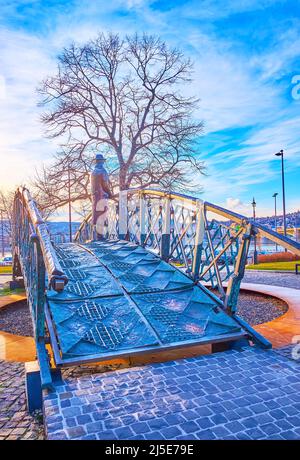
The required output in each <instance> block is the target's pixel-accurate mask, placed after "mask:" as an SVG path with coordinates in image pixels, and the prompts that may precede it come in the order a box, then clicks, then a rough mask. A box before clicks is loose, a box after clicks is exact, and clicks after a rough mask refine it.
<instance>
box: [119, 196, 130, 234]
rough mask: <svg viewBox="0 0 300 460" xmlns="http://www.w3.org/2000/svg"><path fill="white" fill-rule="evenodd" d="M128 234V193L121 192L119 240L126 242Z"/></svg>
mask: <svg viewBox="0 0 300 460" xmlns="http://www.w3.org/2000/svg"><path fill="white" fill-rule="evenodd" d="M127 233H128V208H127V191H126V190H121V191H120V192H119V239H120V240H126V239H127Z"/></svg>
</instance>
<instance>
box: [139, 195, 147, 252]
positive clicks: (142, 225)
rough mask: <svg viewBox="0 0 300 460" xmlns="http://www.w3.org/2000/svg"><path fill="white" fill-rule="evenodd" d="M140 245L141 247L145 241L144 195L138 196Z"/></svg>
mask: <svg viewBox="0 0 300 460" xmlns="http://www.w3.org/2000/svg"><path fill="white" fill-rule="evenodd" d="M139 220H140V245H141V246H143V245H144V243H145V239H146V203H145V198H144V195H143V194H142V193H141V194H140V219H139Z"/></svg>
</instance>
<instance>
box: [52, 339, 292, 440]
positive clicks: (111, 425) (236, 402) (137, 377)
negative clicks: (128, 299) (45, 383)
mask: <svg viewBox="0 0 300 460" xmlns="http://www.w3.org/2000/svg"><path fill="white" fill-rule="evenodd" d="M44 402H45V421H46V430H47V432H48V439H126V440H127V439H168V440H174V439H300V415H299V411H300V366H299V364H298V362H296V361H292V360H289V359H287V358H286V357H285V356H282V355H281V354H279V353H276V352H274V351H272V350H261V349H257V348H250V347H249V348H246V349H244V350H243V351H237V350H230V351H227V352H223V353H217V354H213V355H208V356H199V357H196V358H189V359H184V360H180V361H171V362H166V363H160V364H152V365H148V366H144V367H139V368H131V369H125V370H118V371H114V372H107V373H105V374H98V375H97V374H94V375H90V376H82V377H79V378H76V379H72V378H69V379H67V380H66V381H65V382H64V383H63V384H61V385H59V386H57V387H56V392H55V393H50V394H48V395H47V394H45V395H44Z"/></svg>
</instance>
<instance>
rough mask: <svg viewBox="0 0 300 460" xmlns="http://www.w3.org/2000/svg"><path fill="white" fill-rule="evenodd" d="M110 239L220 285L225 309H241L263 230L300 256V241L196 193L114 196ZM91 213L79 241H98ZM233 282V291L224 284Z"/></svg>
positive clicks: (146, 191)
mask: <svg viewBox="0 0 300 460" xmlns="http://www.w3.org/2000/svg"><path fill="white" fill-rule="evenodd" d="M108 208H109V209H108V214H107V216H106V217H107V218H106V230H105V235H104V236H105V238H108V239H117V238H120V239H126V240H129V241H132V242H134V243H137V244H140V245H141V246H143V247H145V248H147V249H149V250H150V251H153V252H155V253H156V254H157V255H159V256H160V257H161V258H162V259H163V260H166V261H168V262H169V263H172V264H174V265H176V266H177V267H179V268H180V269H182V270H184V271H185V272H186V273H187V274H188V275H189V276H190V277H192V278H193V279H194V280H195V282H202V283H203V282H204V283H209V284H210V285H211V286H212V288H215V289H218V291H219V293H220V297H221V299H222V301H223V304H224V307H225V308H227V309H228V311H229V312H230V313H231V314H234V313H235V312H236V308H237V300H238V294H239V290H240V284H241V281H242V278H243V276H244V271H245V266H246V263H247V257H248V251H249V246H250V242H251V239H253V238H254V237H255V235H257V234H261V235H262V236H265V237H267V238H268V239H270V240H272V241H273V242H275V243H277V244H280V245H281V246H283V247H284V248H286V249H288V250H289V251H292V252H293V253H295V254H297V255H299V256H300V244H299V243H296V242H294V241H292V240H291V239H290V238H287V237H284V236H281V235H278V234H277V233H275V232H273V231H272V230H269V229H267V228H266V227H264V226H262V225H258V224H253V223H251V222H249V219H247V218H246V217H245V216H242V215H240V214H237V213H234V212H232V211H230V210H227V209H224V208H221V207H219V206H216V205H214V204H212V203H209V202H206V201H202V200H200V199H197V198H195V197H193V196H188V195H183V194H179V193H173V192H166V191H163V190H152V189H130V190H126V191H122V192H120V194H119V202H118V203H116V202H115V201H112V200H110V201H109V206H108ZM91 218H92V216H91V214H90V215H88V216H87V217H86V219H85V220H84V221H83V223H82V224H81V226H80V228H79V230H78V232H77V234H76V236H75V241H78V242H86V241H88V240H92V239H94V229H93V225H92V221H91ZM224 282H227V283H228V284H227V289H226V290H225V288H224Z"/></svg>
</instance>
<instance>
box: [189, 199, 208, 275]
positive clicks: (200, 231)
mask: <svg viewBox="0 0 300 460" xmlns="http://www.w3.org/2000/svg"><path fill="white" fill-rule="evenodd" d="M203 206H204V205H203V201H202V200H197V204H196V235H195V247H194V253H193V264H192V276H193V278H194V279H195V280H196V279H198V278H199V270H200V265H201V255H202V249H203V239H204V232H205V224H204V216H203Z"/></svg>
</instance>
